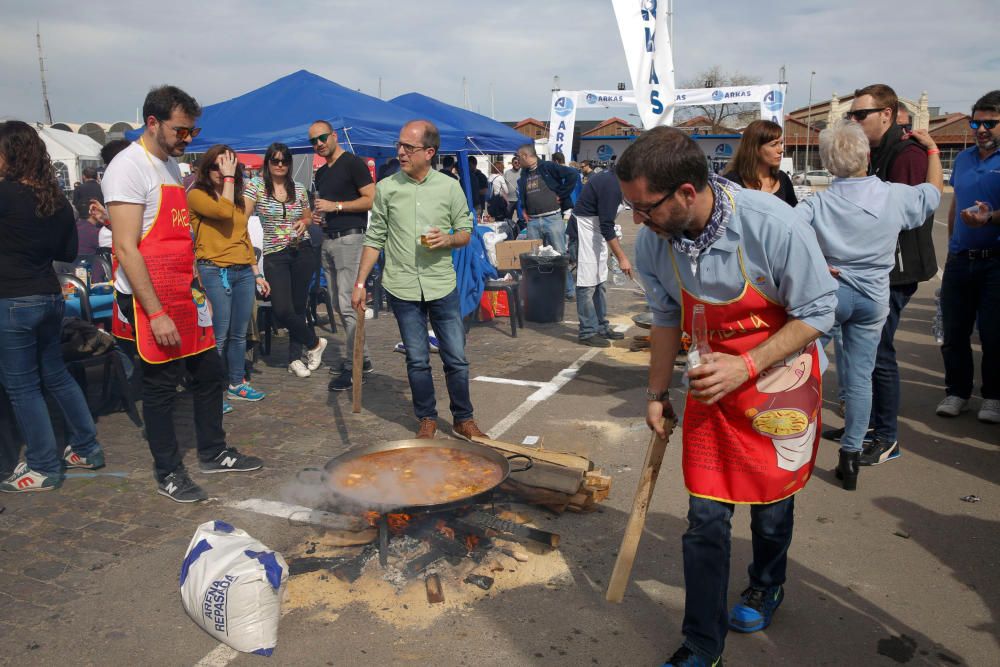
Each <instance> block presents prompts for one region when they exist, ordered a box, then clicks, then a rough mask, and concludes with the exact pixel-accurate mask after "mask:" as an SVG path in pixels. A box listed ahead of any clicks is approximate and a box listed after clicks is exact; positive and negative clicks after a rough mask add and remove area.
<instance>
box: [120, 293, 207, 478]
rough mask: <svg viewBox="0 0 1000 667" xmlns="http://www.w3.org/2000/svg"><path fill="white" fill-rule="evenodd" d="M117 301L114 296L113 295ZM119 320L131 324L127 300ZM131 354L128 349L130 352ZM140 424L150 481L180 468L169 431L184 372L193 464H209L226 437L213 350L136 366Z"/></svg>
mask: <svg viewBox="0 0 1000 667" xmlns="http://www.w3.org/2000/svg"><path fill="white" fill-rule="evenodd" d="M116 296H118V295H116ZM117 301H118V307H119V308H120V309H121V311H122V314H124V315H125V317H126V318H127V319H128V320H129V322H133V321H134V319H133V310H132V299H131V298H130V297H129V298H118V299H117ZM126 347H131V348H132V349H131V350H130V351H132V350H134V344H133V345H131V346H126ZM135 358H137V359H139V361H140V363H141V364H142V418H143V419H144V420H145V422H146V439H147V440H148V441H149V451H150V453H151V454H152V455H153V465H154V467H155V470H156V480H157V481H159V482H162V481H163V478H164V477H166V476H167V475H169V474H170V473H172V472H174V471H175V470H177V469H178V468H180V467H182V466H183V457H182V456H181V451H180V448H179V447H178V446H177V434H176V432H175V430H174V401H175V400H176V399H177V386H178V385H179V384H181V381H182V380H183V379H184V373H185V371H186V372H187V374H188V375H189V376H190V378H191V384H190V387H189V389H190V390H191V393H192V394H193V395H194V430H195V439H196V442H197V446H198V459H199V460H200V461H211V460H212V459H214V458H215V457H217V456H218V455H219V453H220V452H222V450H224V449H225V448H226V432H225V431H224V430H223V428H222V389H223V381H224V380H223V369H222V358H221V357H219V351H218V350H216V349H215V348H214V347H213V348H211V349H208V350H205V351H204V352H201V353H200V354H195V355H192V356H190V357H185V358H184V359H175V360H174V361H168V362H166V363H163V364H150V363H147V362H145V361H142V359H141V357H138V355H136V356H135Z"/></svg>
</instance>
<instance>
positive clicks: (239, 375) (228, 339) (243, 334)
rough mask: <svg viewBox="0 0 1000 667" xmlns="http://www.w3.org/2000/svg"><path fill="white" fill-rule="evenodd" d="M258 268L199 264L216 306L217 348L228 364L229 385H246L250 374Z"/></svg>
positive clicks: (214, 327) (203, 283) (214, 307)
mask: <svg viewBox="0 0 1000 667" xmlns="http://www.w3.org/2000/svg"><path fill="white" fill-rule="evenodd" d="M256 273H257V268H256V267H250V266H243V267H239V268H236V267H227V268H220V267H218V266H216V265H215V264H209V263H207V262H198V275H200V276H201V283H202V285H204V286H205V292H206V293H207V294H208V301H209V303H211V304H212V329H213V330H214V331H215V347H216V349H218V350H219V356H220V357H222V359H223V361H225V362H226V369H227V375H228V378H229V384H230V385H233V386H236V385H238V384H241V383H242V382H243V378H244V375H245V373H244V371H246V351H247V326H248V325H249V324H250V315H251V314H252V313H253V302H254V298H255V293H254V292H255V285H256V279H255V278H254V275H255V274H256Z"/></svg>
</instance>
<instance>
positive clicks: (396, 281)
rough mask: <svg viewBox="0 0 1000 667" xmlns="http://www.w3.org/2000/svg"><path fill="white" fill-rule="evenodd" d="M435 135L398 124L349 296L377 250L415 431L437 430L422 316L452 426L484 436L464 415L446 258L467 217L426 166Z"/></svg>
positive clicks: (461, 363) (426, 127) (464, 385)
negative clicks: (434, 347) (395, 161)
mask: <svg viewBox="0 0 1000 667" xmlns="http://www.w3.org/2000/svg"><path fill="white" fill-rule="evenodd" d="M440 146H441V135H440V134H439V133H438V129H437V128H436V127H435V126H434V125H433V124H432V123H430V122H429V121H425V120H414V121H410V122H409V123H407V124H406V125H404V126H403V129H402V130H400V131H399V141H397V142H396V155H397V156H398V157H399V167H400V171H399V172H397V173H396V174H393V175H392V176H390V177H388V178H385V179H383V180H381V181H379V182H378V184H377V185H376V187H375V202H374V204H373V206H372V217H371V223H370V224H369V226H368V232H367V233H366V234H365V243H364V245H365V249H364V251H363V253H362V255H361V265H360V266H359V267H358V279H357V280H356V281H355V284H354V294H353V295H352V297H351V302H352V304H353V306H354V308H355V309H360V308H361V307H363V305H364V303H365V298H366V296H367V295H366V293H365V280H366V279H367V278H368V274H369V273H371V270H372V267H373V266H375V262H376V261H377V260H378V256H379V252H381V251H382V250H384V251H385V269H384V272H383V274H382V287H384V288H385V290H386V292H388V293H389V303H390V305H391V306H392V310H393V313H394V314H395V315H396V323H397V324H398V325H399V333H400V336H402V338H403V344H404V345H405V346H406V374H407V377H408V378H409V381H410V392H411V393H412V394H413V409H414V412H415V413H416V415H417V419H418V420H419V421H420V428H419V430H418V431H417V437H418V438H433V437H434V434H435V433H436V431H437V401H436V399H435V398H434V380H433V378H432V377H431V365H430V346H429V344H428V342H427V320H428V319H430V323H431V327H432V328H433V329H434V333H435V334H436V335H437V338H438V348H439V350H440V352H441V360H442V361H443V362H444V373H445V381H446V383H447V385H448V396H449V398H450V399H451V414H452V417H453V432H454V434H455V435H456V436H458V437H460V438H464V439H466V440H471V439H472V438H473V437H485V434H484V433H483V432H482V431H480V430H479V427H478V426H476V422H475V420H473V418H472V400H471V399H470V398H469V362H468V361H467V360H466V358H465V327H464V326H463V325H462V314H461V310H460V307H459V304H460V299H459V294H458V290H457V289H456V286H457V283H456V278H455V268H454V266H453V265H452V261H451V249H452V248H461V247H462V246H464V245H466V244H468V243H469V239H470V238H471V233H472V217H471V216H470V214H469V207H468V204H467V203H466V200H465V193H464V192H463V191H462V186H461V185H459V183H458V181H456V180H455V179H453V178H449V177H448V176H446V175H444V174H442V173H441V172H438V171H436V170H434V169H432V168H431V158H433V157H434V155H436V154H437V152H438V148H439V147H440Z"/></svg>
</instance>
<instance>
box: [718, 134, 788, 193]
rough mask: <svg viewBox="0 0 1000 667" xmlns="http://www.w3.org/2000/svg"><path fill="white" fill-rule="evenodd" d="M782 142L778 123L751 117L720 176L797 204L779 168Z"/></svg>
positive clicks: (782, 148)
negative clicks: (724, 170) (730, 160)
mask: <svg viewBox="0 0 1000 667" xmlns="http://www.w3.org/2000/svg"><path fill="white" fill-rule="evenodd" d="M784 154H785V142H784V140H783V139H782V138H781V126H780V125H778V124H777V123H774V122H772V121H769V120H755V121H754V122H752V123H750V124H749V125H747V127H746V129H745V130H743V138H742V139H740V146H739V148H737V149H736V155H735V156H734V157H733V161H732V162H731V163H730V164H729V170H728V171H727V172H726V173H725V174H723V178H725V179H727V180H730V181H732V182H733V183H737V184H739V185H742V186H743V187H745V188H750V189H751V190H760V191H762V192H770V193H771V194H773V195H775V196H776V197H778V198H779V199H781V200H783V201H784V202H785V203H787V204H788V205H789V206H795V205H796V204H798V203H799V200H798V197H796V196H795V188H794V187H793V186H792V179H790V178H789V177H788V174H786V173H785V172H783V171H781V169H779V167H780V166H781V157H782V156H783V155H784Z"/></svg>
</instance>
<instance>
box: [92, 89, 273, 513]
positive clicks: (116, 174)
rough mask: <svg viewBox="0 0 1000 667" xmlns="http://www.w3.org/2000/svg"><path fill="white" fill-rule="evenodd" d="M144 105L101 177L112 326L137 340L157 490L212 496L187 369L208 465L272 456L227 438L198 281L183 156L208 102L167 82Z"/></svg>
mask: <svg viewBox="0 0 1000 667" xmlns="http://www.w3.org/2000/svg"><path fill="white" fill-rule="evenodd" d="M142 115H143V117H144V118H145V119H146V127H145V131H144V132H143V134H142V136H141V137H140V138H139V140H138V141H137V142H136V143H133V144H131V145H130V146H129V147H128V148H126V149H124V150H123V151H122V152H121V153H119V154H118V155H117V156H116V157H115V159H114V161H113V162H112V163H111V164H109V165H108V168H107V171H106V172H105V173H104V180H103V181H102V183H101V187H102V189H103V191H104V200H105V202H106V203H107V209H108V215H109V216H110V218H111V233H112V239H113V244H114V255H115V259H116V261H115V303H114V314H113V318H112V331H113V332H114V334H115V336H116V337H118V338H120V339H123V340H130V341H134V343H135V347H136V349H137V351H138V353H139V358H140V360H141V361H140V363H141V364H142V371H143V372H142V412H143V418H144V419H145V422H146V436H147V439H148V440H149V449H150V452H151V453H152V455H153V463H154V469H155V474H156V481H157V482H158V488H157V492H158V493H160V494H161V495H164V496H166V497H168V498H170V499H171V500H173V501H175V502H179V503H193V502H197V501H199V500H205V499H206V498H207V497H208V496H207V495H206V494H205V492H204V491H203V490H202V489H201V487H200V486H198V484H196V483H195V482H194V481H193V480H192V479H191V477H190V476H189V475H188V473H187V470H186V469H185V468H184V462H183V458H182V456H181V452H180V449H179V448H178V445H177V437H176V435H175V432H174V419H173V413H174V401H175V399H176V397H177V386H178V385H179V384H180V383H181V380H182V378H183V376H184V375H185V373H186V374H187V375H189V376H190V377H191V382H190V385H189V388H190V391H191V393H192V394H193V395H194V427H195V435H196V440H197V447H198V459H199V461H200V466H199V467H200V470H201V472H203V473H222V472H246V471H250V470H257V469H259V468H261V467H263V462H262V461H261V460H260V459H259V458H257V457H255V456H246V455H244V454H241V453H240V452H238V451H237V450H236V449H235V448H233V447H229V446H227V445H226V432H225V431H224V430H223V429H222V392H223V367H222V359H221V358H220V357H219V353H218V351H217V350H216V347H215V336H214V335H213V333H212V321H211V313H210V312H209V311H207V309H204V307H199V305H198V304H199V303H200V304H205V303H206V299H205V295H204V290H202V289H200V285H199V284H198V283H197V282H196V281H195V275H196V274H195V271H194V260H195V258H194V243H193V241H192V237H191V228H190V224H189V220H188V209H187V199H186V197H185V193H184V188H183V187H182V186H181V174H180V168H179V167H178V166H177V161H176V160H175V159H174V158H176V157H179V156H180V155H183V154H184V150H185V149H186V148H187V145H188V144H189V143H191V141H192V140H193V139H194V138H195V137H196V136H198V132H199V128H197V127H195V121H196V119H197V118H198V116H199V115H201V107H200V106H199V105H198V103H197V102H196V101H195V100H194V98H193V97H191V96H190V95H188V94H187V93H185V92H184V91H183V90H180V89H179V88H175V87H173V86H162V87H160V88H154V89H153V90H151V91H150V92H149V94H148V95H147V96H146V101H145V103H144V104H143V107H142ZM229 178H231V177H229ZM206 316H207V317H206Z"/></svg>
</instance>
